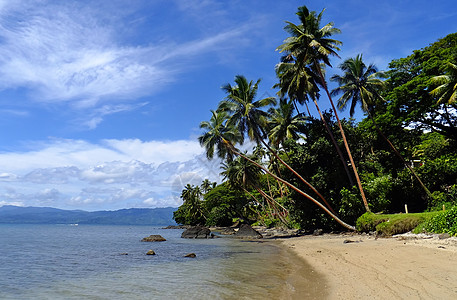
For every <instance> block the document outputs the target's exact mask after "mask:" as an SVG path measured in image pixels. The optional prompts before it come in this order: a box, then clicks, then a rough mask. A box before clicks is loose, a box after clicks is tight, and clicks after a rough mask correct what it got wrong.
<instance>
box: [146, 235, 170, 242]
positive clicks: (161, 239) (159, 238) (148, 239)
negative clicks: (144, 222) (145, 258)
mask: <svg viewBox="0 0 457 300" xmlns="http://www.w3.org/2000/svg"><path fill="white" fill-rule="evenodd" d="M141 241H142V242H165V241H166V239H165V238H164V237H162V236H161V235H158V234H152V235H150V236H148V237H145V238H143V239H142V240H141Z"/></svg>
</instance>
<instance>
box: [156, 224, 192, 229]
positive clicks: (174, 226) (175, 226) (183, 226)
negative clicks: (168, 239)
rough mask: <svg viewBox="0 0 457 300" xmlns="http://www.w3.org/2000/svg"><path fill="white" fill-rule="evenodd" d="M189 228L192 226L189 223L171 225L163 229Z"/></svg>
mask: <svg viewBox="0 0 457 300" xmlns="http://www.w3.org/2000/svg"><path fill="white" fill-rule="evenodd" d="M187 228H190V226H189V225H169V226H167V227H164V228H162V229H187Z"/></svg>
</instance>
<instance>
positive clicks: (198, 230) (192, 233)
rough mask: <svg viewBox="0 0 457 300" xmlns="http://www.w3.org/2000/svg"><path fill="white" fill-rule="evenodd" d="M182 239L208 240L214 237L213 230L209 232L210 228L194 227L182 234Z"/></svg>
mask: <svg viewBox="0 0 457 300" xmlns="http://www.w3.org/2000/svg"><path fill="white" fill-rule="evenodd" d="M181 237H182V238H185V239H207V238H212V237H214V235H212V234H211V230H209V228H206V227H203V226H194V227H191V228H189V229H187V230H185V231H184V232H183V233H182V234H181Z"/></svg>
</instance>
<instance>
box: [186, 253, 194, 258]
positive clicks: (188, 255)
mask: <svg viewBox="0 0 457 300" xmlns="http://www.w3.org/2000/svg"><path fill="white" fill-rule="evenodd" d="M184 257H190V258H195V257H197V255H196V254H195V253H188V254H186V255H184Z"/></svg>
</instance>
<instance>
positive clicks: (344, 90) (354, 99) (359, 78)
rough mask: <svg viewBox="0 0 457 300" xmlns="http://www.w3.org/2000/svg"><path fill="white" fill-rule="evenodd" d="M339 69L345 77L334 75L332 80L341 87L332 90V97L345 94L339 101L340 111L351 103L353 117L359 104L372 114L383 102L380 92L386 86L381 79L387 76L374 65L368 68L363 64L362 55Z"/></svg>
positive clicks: (346, 62)
mask: <svg viewBox="0 0 457 300" xmlns="http://www.w3.org/2000/svg"><path fill="white" fill-rule="evenodd" d="M339 67H340V69H341V70H342V71H343V72H344V75H343V76H340V75H333V76H332V77H331V78H330V80H331V81H335V82H337V83H338V85H339V87H337V88H335V89H333V90H332V92H331V95H332V96H336V95H338V94H343V95H342V96H341V97H340V99H339V100H338V108H339V109H340V110H343V109H345V108H346V107H347V106H348V104H349V103H350V107H351V108H350V111H349V114H350V115H351V117H352V116H353V115H354V112H355V107H356V105H357V104H358V103H360V104H361V105H362V110H363V111H364V112H367V113H370V112H371V110H372V108H374V106H375V105H376V103H379V101H383V98H382V97H381V95H380V94H379V91H380V90H381V89H382V88H384V86H385V83H384V81H382V80H381V78H386V76H385V74H384V73H382V72H378V70H377V68H376V66H375V65H374V64H370V65H369V66H368V67H367V66H366V64H365V63H364V62H363V59H362V54H358V55H357V56H356V57H355V58H348V59H346V60H345V61H344V62H343V63H342V64H341V65H340V66H339Z"/></svg>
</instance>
